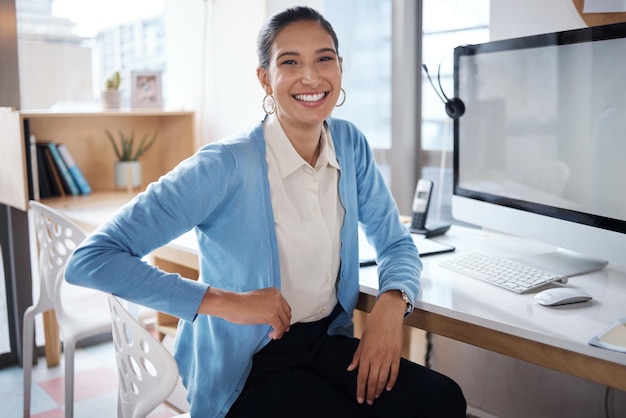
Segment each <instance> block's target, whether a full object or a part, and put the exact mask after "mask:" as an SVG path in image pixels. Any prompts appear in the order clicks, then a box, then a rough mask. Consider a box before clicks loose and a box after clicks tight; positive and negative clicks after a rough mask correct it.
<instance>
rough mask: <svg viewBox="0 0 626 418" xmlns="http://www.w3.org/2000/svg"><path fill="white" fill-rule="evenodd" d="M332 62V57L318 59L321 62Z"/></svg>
mask: <svg viewBox="0 0 626 418" xmlns="http://www.w3.org/2000/svg"><path fill="white" fill-rule="evenodd" d="M332 60H333V57H321V58H320V61H321V62H326V61H332Z"/></svg>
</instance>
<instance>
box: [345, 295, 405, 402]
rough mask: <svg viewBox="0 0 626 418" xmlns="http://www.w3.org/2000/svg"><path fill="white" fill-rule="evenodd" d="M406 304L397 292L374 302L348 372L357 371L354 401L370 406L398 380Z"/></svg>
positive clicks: (382, 296) (381, 296)
mask: <svg viewBox="0 0 626 418" xmlns="http://www.w3.org/2000/svg"><path fill="white" fill-rule="evenodd" d="M405 312H406V303H405V302H404V301H403V300H402V295H401V293H400V292H399V291H395V290H393V291H389V292H385V293H383V294H382V295H380V297H379V298H378V300H377V301H376V304H375V305H374V309H372V312H371V313H370V316H369V319H368V320H367V324H366V326H365V329H364V331H363V335H362V336H361V342H360V343H359V346H358V347H357V349H356V352H355V353H354V357H353V358H352V363H350V365H349V366H348V371H353V370H356V369H357V368H358V370H359V372H358V375H357V387H356V398H357V402H359V403H360V404H361V403H363V402H364V401H367V403H368V404H370V405H371V404H373V403H374V400H375V399H376V398H378V397H379V396H380V395H381V394H382V393H383V390H388V391H390V390H391V389H392V388H393V386H394V385H395V383H396V379H397V378H398V370H399V369H400V356H401V352H402V337H403V335H402V320H403V318H404V313H405Z"/></svg>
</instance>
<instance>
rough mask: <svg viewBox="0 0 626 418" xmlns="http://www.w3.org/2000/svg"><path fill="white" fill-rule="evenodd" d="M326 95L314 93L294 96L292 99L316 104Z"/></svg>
mask: <svg viewBox="0 0 626 418" xmlns="http://www.w3.org/2000/svg"><path fill="white" fill-rule="evenodd" d="M327 94H328V93H315V94H296V95H294V96H293V97H294V98H295V99H296V100H300V101H302V102H317V101H319V100H322V99H323V98H324V97H326V95H327Z"/></svg>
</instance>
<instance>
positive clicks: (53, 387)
mask: <svg viewBox="0 0 626 418" xmlns="http://www.w3.org/2000/svg"><path fill="white" fill-rule="evenodd" d="M75 360H76V363H75V368H76V373H75V377H74V417H75V418H82V417H85V418H114V417H116V416H117V372H116V368H115V355H114V352H113V343H112V342H106V343H102V344H98V345H94V346H91V347H87V348H81V349H78V350H76V359H75ZM63 370H64V364H63V360H62V361H61V364H60V365H59V366H56V367H52V368H48V367H47V366H46V360H45V358H40V359H39V361H38V362H37V364H36V365H35V366H34V367H33V385H32V394H31V399H32V401H31V417H32V418H63V417H64V409H63V406H64V378H63V375H64V373H63ZM23 382H24V379H23V371H22V368H21V367H18V366H10V367H5V368H0V394H1V395H0V416H2V417H3V418H20V417H22V416H23V409H22V404H23V399H24V398H23V388H22V387H23ZM175 415H176V413H175V412H174V411H172V410H170V409H169V408H168V407H166V406H165V405H161V406H159V407H158V408H157V409H155V410H154V411H153V412H152V414H150V415H149V417H150V418H167V417H172V416H175Z"/></svg>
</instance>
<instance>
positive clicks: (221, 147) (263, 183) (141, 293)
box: [65, 118, 422, 418]
mask: <svg viewBox="0 0 626 418" xmlns="http://www.w3.org/2000/svg"><path fill="white" fill-rule="evenodd" d="M326 123H327V124H328V126H329V127H330V130H331V135H332V138H333V141H334V145H335V151H336V154H337V159H338V161H339V165H340V167H341V171H340V179H339V194H340V198H341V203H342V204H343V206H344V208H345V213H346V214H345V221H344V225H343V228H342V230H341V242H342V246H341V268H340V273H339V276H340V277H339V281H338V287H337V297H338V300H339V303H340V304H341V306H342V308H343V311H342V312H341V314H340V315H339V316H338V317H337V318H336V319H335V320H334V321H333V323H332V324H331V326H330V329H329V333H330V334H334V335H336V334H341V335H349V336H351V335H352V321H351V318H352V314H353V310H354V307H355V305H356V302H357V298H358V294H359V260H358V238H357V236H358V235H357V228H358V223H359V222H361V223H362V224H363V227H364V231H365V233H366V235H367V236H368V239H369V240H370V242H371V243H372V244H373V245H374V247H375V248H377V250H378V272H379V277H380V292H384V291H387V290H390V289H398V290H402V291H404V292H405V293H406V294H407V295H408V297H409V299H410V300H411V301H412V302H414V301H415V299H416V298H417V297H418V294H419V276H420V273H421V269H422V264H421V262H420V260H419V257H418V253H417V249H416V248H415V245H414V243H413V240H412V239H411V237H410V234H409V233H408V231H407V228H406V227H405V226H403V225H402V224H401V222H400V220H399V216H398V215H399V214H398V210H397V207H396V205H395V203H394V201H393V199H392V196H391V194H390V192H389V190H388V188H387V187H386V185H385V183H384V181H383V178H382V176H381V175H380V173H379V171H378V169H377V167H376V165H375V163H374V159H373V154H372V152H371V149H370V148H369V146H368V144H367V141H366V139H365V137H364V136H363V134H362V133H361V132H360V131H359V130H358V129H357V128H356V127H355V126H354V125H353V124H351V123H349V122H346V121H343V120H340V119H334V118H329V119H328V120H327V121H326ZM269 190H270V189H269V183H268V179H267V164H266V160H265V141H264V136H263V128H262V124H258V125H257V126H256V127H255V128H253V129H252V130H251V131H249V132H247V133H243V134H240V135H237V136H231V137H229V138H225V139H224V140H221V141H219V142H216V143H212V144H209V145H206V146H204V147H203V148H201V149H200V150H198V152H197V153H196V154H195V155H193V156H192V157H190V158H188V159H187V160H185V161H183V162H182V163H180V164H179V165H178V166H177V167H176V168H175V169H174V170H172V171H171V172H170V173H168V174H166V175H165V176H163V177H162V178H161V179H159V180H158V181H157V182H155V183H153V184H151V185H150V186H148V188H147V190H146V191H145V192H144V193H141V194H140V195H138V196H137V197H136V198H135V199H134V200H133V201H132V202H130V203H129V204H127V205H126V206H124V207H123V208H122V209H121V210H120V211H119V213H117V214H116V216H114V218H113V219H111V220H110V221H109V222H107V223H106V224H104V225H102V226H101V227H100V228H98V230H97V231H95V232H94V233H93V234H92V235H91V236H90V237H89V238H87V240H86V241H85V242H84V243H83V244H82V245H81V246H80V247H79V248H78V249H77V250H76V251H75V252H74V254H73V256H72V257H71V259H70V260H69V263H68V265H67V268H66V271H65V277H66V280H67V281H68V282H70V283H74V284H78V285H82V286H88V287H94V288H97V289H100V290H103V291H105V292H109V293H113V294H116V295H118V296H120V297H122V298H124V299H126V300H129V301H132V302H135V303H138V304H141V305H145V306H148V307H150V308H153V309H156V310H159V311H162V312H167V313H169V314H172V315H175V316H177V317H179V318H182V319H183V320H182V321H180V324H179V328H178V334H177V339H176V344H175V357H176V360H177V362H178V365H179V368H180V374H181V376H182V378H183V383H184V384H185V386H186V387H187V389H188V399H189V402H190V404H191V415H192V416H195V417H203V418H205V417H223V416H224V415H226V413H227V412H228V409H229V408H230V406H231V405H232V404H233V402H234V401H235V399H236V398H237V396H238V395H239V393H240V391H241V389H242V388H243V385H244V383H245V381H246V378H247V376H248V374H249V372H250V368H251V366H252V356H253V355H254V353H256V352H257V351H259V350H260V349H261V348H262V347H263V346H265V344H267V343H268V342H269V338H268V334H269V333H270V327H269V325H236V324H232V323H229V322H227V321H225V320H223V319H220V318H216V317H209V316H207V315H196V312H197V310H198V307H199V305H200V302H201V300H202V297H203V295H204V293H205V292H206V290H207V288H208V287H209V286H215V287H217V288H222V289H228V290H232V291H236V292H243V291H248V290H252V289H259V288H265V287H277V288H280V271H279V262H278V247H277V244H276V232H275V228H274V217H273V213H272V206H271V202H270V192H269ZM192 228H194V229H195V233H196V236H197V238H198V244H199V248H200V253H199V263H200V278H199V280H198V281H193V280H186V279H183V278H182V277H180V276H179V275H178V274H174V273H166V272H164V271H161V270H159V269H156V268H154V267H153V266H151V265H149V264H147V263H145V262H143V261H142V260H141V258H142V257H143V256H145V255H146V254H149V253H150V252H151V251H153V250H155V249H157V248H159V247H161V246H163V245H165V244H167V243H168V242H169V241H170V240H172V239H174V238H176V237H177V236H179V235H181V234H182V233H184V232H186V231H188V230H190V229H192ZM346 366H347V365H346Z"/></svg>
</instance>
